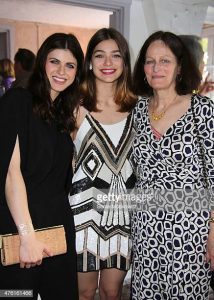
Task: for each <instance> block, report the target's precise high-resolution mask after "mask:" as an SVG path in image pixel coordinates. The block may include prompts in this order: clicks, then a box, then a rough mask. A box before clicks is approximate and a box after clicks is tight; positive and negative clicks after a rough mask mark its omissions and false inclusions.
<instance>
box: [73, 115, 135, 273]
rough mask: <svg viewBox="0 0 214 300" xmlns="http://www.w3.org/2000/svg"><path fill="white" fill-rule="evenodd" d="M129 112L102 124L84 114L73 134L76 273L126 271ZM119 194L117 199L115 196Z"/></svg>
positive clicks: (130, 176)
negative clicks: (111, 122) (117, 119)
mask: <svg viewBox="0 0 214 300" xmlns="http://www.w3.org/2000/svg"><path fill="white" fill-rule="evenodd" d="M134 134H135V130H134V128H133V114H132V113H130V114H129V115H128V117H127V118H125V119H124V120H122V121H121V122H118V123H116V124H113V125H101V124H100V123H99V122H98V121H97V120H96V119H94V118H93V116H92V115H91V114H90V113H87V114H86V116H85V118H84V120H83V122H82V124H81V126H80V128H79V130H78V132H77V136H76V138H75V141H74V144H75V148H76V166H75V172H74V176H73V184H72V189H71V192H70V195H69V201H70V205H71V208H72V210H73V213H74V222H75V228H76V250H77V269H78V272H89V271H98V270H102V269H106V268H117V269H120V270H128V269H129V267H130V259H131V238H130V212H129V207H128V205H127V203H126V200H124V199H123V200H121V199H119V198H116V199H117V200H116V201H115V198H113V195H114V196H119V195H120V194H126V193H127V191H128V190H130V189H133V188H134V185H135V176H134V168H133V166H132V162H131V159H130V157H131V151H132V147H131V146H132V142H133V139H134ZM118 199H119V200H118Z"/></svg>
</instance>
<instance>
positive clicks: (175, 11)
mask: <svg viewBox="0 0 214 300" xmlns="http://www.w3.org/2000/svg"><path fill="white" fill-rule="evenodd" d="M212 3H213V6H214V0H132V5H131V12H130V14H131V18H130V19H131V22H130V37H129V43H130V47H131V53H132V62H133V61H134V60H135V59H136V57H137V55H138V52H139V50H140V48H141V46H142V44H143V42H144V41H145V39H146V38H147V37H148V36H149V35H150V34H151V33H153V32H154V31H157V30H164V31H172V32H174V33H176V34H195V35H199V36H201V34H202V26H203V23H204V21H205V19H206V16H207V11H208V12H210V13H209V18H210V19H212V20H213V22H214V19H213V18H214V13H213V14H212V12H213V10H212V9H213V8H209V10H208V5H210V4H212Z"/></svg>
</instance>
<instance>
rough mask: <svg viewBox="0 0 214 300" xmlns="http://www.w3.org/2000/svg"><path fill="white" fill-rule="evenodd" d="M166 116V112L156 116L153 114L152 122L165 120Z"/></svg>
mask: <svg viewBox="0 0 214 300" xmlns="http://www.w3.org/2000/svg"><path fill="white" fill-rule="evenodd" d="M164 114H165V111H163V112H161V113H160V114H155V113H154V112H152V120H153V121H159V120H160V119H161V118H163V116H164Z"/></svg>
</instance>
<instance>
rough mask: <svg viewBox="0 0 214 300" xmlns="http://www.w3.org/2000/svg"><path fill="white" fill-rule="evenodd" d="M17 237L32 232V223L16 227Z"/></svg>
mask: <svg viewBox="0 0 214 300" xmlns="http://www.w3.org/2000/svg"><path fill="white" fill-rule="evenodd" d="M17 228H18V232H19V235H21V236H24V235H27V234H29V233H31V232H33V231H34V228H33V224H32V223H22V224H19V225H17Z"/></svg>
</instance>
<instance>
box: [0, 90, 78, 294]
mask: <svg viewBox="0 0 214 300" xmlns="http://www.w3.org/2000/svg"><path fill="white" fill-rule="evenodd" d="M17 136H18V138H19V145H20V155H21V171H22V175H23V178H24V181H25V185H26V190H27V196H28V205H29V211H30V214H31V218H32V222H33V225H34V228H35V229H37V228H44V227H48V226H53V225H60V224H63V225H64V227H65V231H66V239H67V246H68V252H67V254H65V255H59V256H55V257H51V258H46V259H44V260H43V263H42V265H41V266H36V267H34V268H30V269H20V267H19V265H14V266H8V267H3V266H1V265H0V278H1V280H0V289H33V292H34V299H37V294H38V293H39V294H40V295H41V298H42V299H60V300H69V299H78V289H77V276H76V252H75V238H74V236H75V233H74V224H73V215H72V212H71V209H70V207H69V203H68V199H67V191H66V182H67V181H68V178H70V177H71V176H69V175H70V174H69V173H68V172H69V170H70V169H71V168H69V166H70V162H71V159H72V154H73V143H72V140H71V138H70V136H69V135H68V134H66V133H61V132H60V131H58V130H57V128H56V126H55V125H54V124H52V125H49V124H47V123H46V122H44V121H43V120H41V119H39V118H38V117H36V116H35V115H34V114H33V111H32V96H31V94H30V93H29V92H28V91H27V90H24V89H21V88H17V89H12V90H10V91H8V92H7V93H6V95H5V96H4V97H3V98H2V99H1V101H0V143H1V147H0V148H1V150H0V166H1V167H0V234H5V233H10V232H17V229H16V226H15V224H14V222H13V219H12V217H11V215H10V212H9V209H8V207H7V203H6V199H5V180H6V176H7V170H8V166H9V163H10V159H11V155H12V153H13V149H14V145H15V142H16V137H17ZM68 185H69V183H68Z"/></svg>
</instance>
